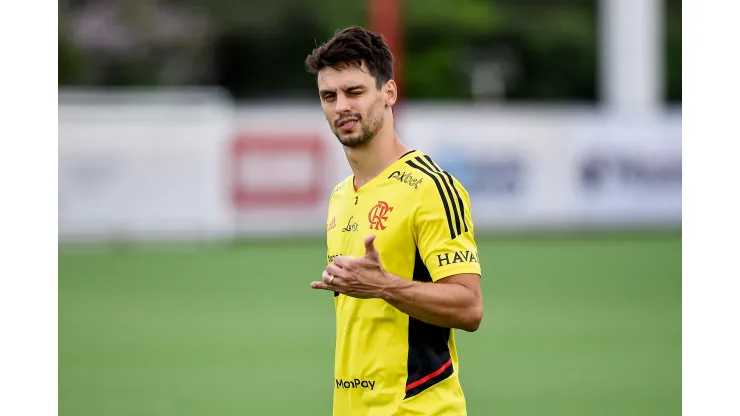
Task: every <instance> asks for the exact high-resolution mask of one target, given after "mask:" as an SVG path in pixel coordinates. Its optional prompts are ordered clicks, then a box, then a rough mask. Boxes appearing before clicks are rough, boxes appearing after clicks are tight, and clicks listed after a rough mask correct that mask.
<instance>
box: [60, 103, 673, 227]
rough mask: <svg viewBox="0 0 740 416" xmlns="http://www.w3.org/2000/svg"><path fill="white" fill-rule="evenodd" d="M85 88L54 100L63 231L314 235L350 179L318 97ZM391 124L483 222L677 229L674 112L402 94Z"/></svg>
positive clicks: (478, 221) (479, 222)
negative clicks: (253, 99)
mask: <svg viewBox="0 0 740 416" xmlns="http://www.w3.org/2000/svg"><path fill="white" fill-rule="evenodd" d="M91 97H92V98H91ZM91 97H86V98H84V99H79V98H75V99H64V100H63V99H62V97H61V96H60V106H59V238H60V240H62V241H71V240H80V239H94V240H101V239H102V240H124V241H127V240H136V241H138V240H160V239H178V240H183V239H187V240H193V239H214V238H215V239H227V238H231V237H234V236H239V237H247V238H262V237H275V236H278V237H279V236H294V235H301V234H309V235H320V234H322V233H323V232H324V230H325V223H326V205H327V201H328V197H329V193H330V192H331V189H332V188H333V187H334V185H335V184H337V183H338V182H339V181H340V180H342V179H344V178H345V177H347V176H348V175H350V174H351V171H350V169H349V167H348V164H347V161H346V158H345V155H344V152H343V150H342V147H341V145H339V143H338V142H337V140H336V138H335V137H334V135H333V134H332V133H331V131H330V129H329V127H328V126H327V122H326V120H325V119H324V116H323V113H322V112H321V109H320V107H319V106H318V104H304V105H298V104H295V105H293V104H287V105H286V104H263V103H257V104H253V105H235V104H234V103H233V102H231V101H229V100H224V99H223V98H221V97H211V96H205V97H202V96H197V95H196V96H195V97H192V96H187V95H186V96H185V97H184V98H183V97H180V98H179V99H178V98H177V96H176V95H175V98H173V96H169V95H159V96H158V95H152V96H138V95H136V94H133V95H123V96H120V95H115V94H114V95H110V94H97V95H96V94H93V95H92V96H91ZM397 130H398V132H399V136H400V137H401V139H402V140H403V141H404V142H406V143H407V144H408V145H410V146H411V147H412V148H416V149H419V150H422V151H424V152H426V153H428V154H429V155H431V156H432V158H434V159H435V161H436V162H437V163H438V164H439V165H440V166H441V167H442V168H444V169H446V170H447V171H449V172H450V173H451V174H453V175H454V176H455V177H456V178H457V179H458V180H459V181H460V182H461V183H462V184H463V185H464V186H465V187H466V189H467V190H468V192H469V193H470V196H471V201H472V207H471V208H472V209H471V211H472V215H473V218H474V221H475V223H476V229H477V230H479V231H483V232H487V231H494V232H496V231H517V230H547V229H564V228H580V227H591V228H593V227H596V228H619V227H630V226H655V225H657V226H669V227H677V226H678V227H680V224H681V118H680V114H678V115H673V116H666V117H662V118H658V119H651V120H617V119H614V118H610V117H607V116H604V115H598V114H595V113H593V112H589V111H583V110H580V111H579V110H572V111H567V110H564V109H549V110H546V109H532V108H524V109H522V108H507V107H482V106H463V105H459V106H453V105H413V104H407V105H406V106H405V107H404V108H403V110H402V111H401V117H400V118H399V119H398V120H397Z"/></svg>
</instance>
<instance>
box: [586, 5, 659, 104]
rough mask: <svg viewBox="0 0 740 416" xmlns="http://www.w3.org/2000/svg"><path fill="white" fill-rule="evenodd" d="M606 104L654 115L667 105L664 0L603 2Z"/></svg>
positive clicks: (603, 95) (603, 94) (602, 69)
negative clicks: (665, 103) (664, 72)
mask: <svg viewBox="0 0 740 416" xmlns="http://www.w3.org/2000/svg"><path fill="white" fill-rule="evenodd" d="M599 6H600V9H599V16H600V22H599V23H600V25H599V27H600V42H599V46H600V54H599V58H600V75H601V100H602V103H603V104H604V106H605V107H606V108H607V109H608V110H610V111H614V112H615V113H617V114H641V115H650V114H651V113H654V112H656V111H658V110H660V107H661V106H662V100H663V89H664V87H663V78H664V74H663V67H664V64H663V62H664V47H663V0H600V4H599Z"/></svg>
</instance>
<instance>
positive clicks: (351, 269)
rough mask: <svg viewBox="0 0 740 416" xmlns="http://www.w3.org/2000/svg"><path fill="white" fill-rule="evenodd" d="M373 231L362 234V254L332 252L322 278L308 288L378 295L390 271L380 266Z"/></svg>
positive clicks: (362, 296)
mask: <svg viewBox="0 0 740 416" xmlns="http://www.w3.org/2000/svg"><path fill="white" fill-rule="evenodd" d="M374 241H375V235H370V236H367V237H365V255H364V256H362V257H352V256H336V257H334V262H333V263H332V264H329V265H328V266H326V270H324V272H323V273H322V277H323V280H322V281H320V282H312V283H311V288H312V289H324V290H331V291H334V292H339V293H342V294H344V295H347V296H351V297H353V298H360V299H368V298H380V297H382V294H383V291H384V290H385V289H386V288H387V287H388V286H389V285H390V284H391V283H392V282H393V280H394V277H395V276H393V275H391V274H389V273H388V272H386V271H385V269H384V268H383V265H382V264H381V262H380V253H378V250H377V249H376V248H375V245H374Z"/></svg>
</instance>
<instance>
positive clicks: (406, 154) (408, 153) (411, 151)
mask: <svg viewBox="0 0 740 416" xmlns="http://www.w3.org/2000/svg"><path fill="white" fill-rule="evenodd" d="M415 151H416V150H409V151H408V152H406V153H404V154H402V155H401V157H399V158H398V160H401V159H403V158H405V157H406V156H408V155H410V154H411V153H414V152H415Z"/></svg>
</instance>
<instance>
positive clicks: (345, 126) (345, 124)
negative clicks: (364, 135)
mask: <svg viewBox="0 0 740 416" xmlns="http://www.w3.org/2000/svg"><path fill="white" fill-rule="evenodd" d="M355 124H357V119H356V118H353V117H351V118H345V119H344V120H342V121H340V122H339V123H337V127H339V128H340V129H341V130H351V129H352V128H353V127H355Z"/></svg>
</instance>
